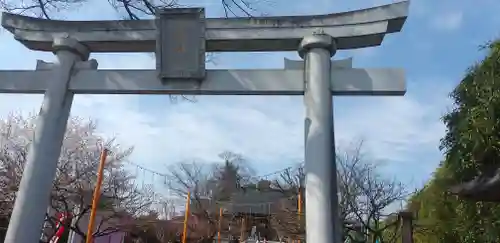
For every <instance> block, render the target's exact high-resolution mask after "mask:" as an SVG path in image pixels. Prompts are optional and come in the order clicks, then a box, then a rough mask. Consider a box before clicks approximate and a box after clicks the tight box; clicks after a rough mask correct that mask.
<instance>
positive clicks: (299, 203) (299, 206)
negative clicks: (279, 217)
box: [297, 188, 302, 243]
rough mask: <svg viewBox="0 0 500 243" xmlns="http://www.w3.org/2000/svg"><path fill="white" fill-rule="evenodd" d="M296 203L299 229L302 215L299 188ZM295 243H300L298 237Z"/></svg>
mask: <svg viewBox="0 0 500 243" xmlns="http://www.w3.org/2000/svg"><path fill="white" fill-rule="evenodd" d="M297 200H298V202H297V212H298V215H297V218H298V220H299V222H298V223H299V227H300V225H301V224H300V216H301V214H302V193H301V192H300V188H299V196H298V199H297ZM297 243H300V236H299V239H298V240H297Z"/></svg>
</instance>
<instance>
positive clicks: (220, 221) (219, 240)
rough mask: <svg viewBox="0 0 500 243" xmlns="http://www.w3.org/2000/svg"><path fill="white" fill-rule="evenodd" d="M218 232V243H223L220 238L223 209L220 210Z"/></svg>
mask: <svg viewBox="0 0 500 243" xmlns="http://www.w3.org/2000/svg"><path fill="white" fill-rule="evenodd" d="M218 228H219V229H218V231H217V242H218V243H221V236H220V232H221V228H222V208H220V209H219V226H218Z"/></svg>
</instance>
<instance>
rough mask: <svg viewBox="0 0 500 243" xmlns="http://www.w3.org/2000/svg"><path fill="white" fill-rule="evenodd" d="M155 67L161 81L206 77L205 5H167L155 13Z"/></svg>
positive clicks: (201, 78)
mask: <svg viewBox="0 0 500 243" xmlns="http://www.w3.org/2000/svg"><path fill="white" fill-rule="evenodd" d="M156 27H157V41H156V68H157V70H158V77H159V78H160V79H161V80H162V81H168V80H169V79H176V80H179V79H191V80H193V79H197V80H203V79H204V78H205V10H204V8H167V9H160V10H158V11H157V13H156Z"/></svg>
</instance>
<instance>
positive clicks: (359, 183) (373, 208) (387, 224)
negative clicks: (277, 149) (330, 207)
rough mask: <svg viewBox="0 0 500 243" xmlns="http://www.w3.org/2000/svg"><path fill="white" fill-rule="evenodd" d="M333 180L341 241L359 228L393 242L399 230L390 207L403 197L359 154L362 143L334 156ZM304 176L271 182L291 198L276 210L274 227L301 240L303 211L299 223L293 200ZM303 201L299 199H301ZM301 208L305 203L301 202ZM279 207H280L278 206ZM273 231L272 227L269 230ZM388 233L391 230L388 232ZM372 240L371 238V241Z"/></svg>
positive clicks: (399, 187)
mask: <svg viewBox="0 0 500 243" xmlns="http://www.w3.org/2000/svg"><path fill="white" fill-rule="evenodd" d="M336 162H337V180H338V192H339V209H340V211H339V214H340V215H339V216H340V219H341V220H342V222H344V225H343V230H344V232H343V235H344V237H351V236H352V234H351V233H350V232H352V231H354V230H359V229H356V228H355V227H353V224H354V225H357V226H361V228H362V229H364V230H363V232H364V234H366V236H367V237H368V236H369V237H371V238H376V237H379V238H381V240H382V241H381V243H382V242H395V240H396V238H397V236H398V234H397V232H396V231H395V230H396V229H397V228H398V226H399V220H398V218H397V217H392V216H393V214H392V213H391V212H390V210H391V208H390V207H391V206H394V205H395V204H396V203H399V202H402V200H404V198H405V197H406V196H407V193H406V190H405V187H404V185H403V184H402V183H400V182H398V181H396V180H394V179H388V178H386V177H384V176H383V175H382V174H381V173H380V172H379V170H378V169H379V168H378V164H377V163H372V162H370V160H369V159H368V158H364V156H363V154H362V143H359V144H356V145H355V146H351V147H350V148H349V149H347V150H345V151H342V152H340V151H339V152H337V157H336ZM304 179H305V173H304V171H303V169H302V167H299V169H294V170H286V171H284V172H283V173H282V174H281V175H280V177H279V178H277V180H276V181H275V183H274V184H275V186H276V187H277V188H279V189H280V190H281V191H282V192H284V193H286V195H287V198H294V200H291V201H290V200H289V202H288V203H287V204H286V205H284V206H282V207H281V208H279V209H277V211H276V212H277V213H276V214H275V215H274V216H273V218H274V224H273V225H279V226H276V227H278V228H279V230H281V231H282V234H287V235H291V236H292V237H295V238H297V237H301V235H302V234H304V233H305V230H304V225H305V224H304V222H303V220H304V216H303V215H304V214H305V213H306V212H305V207H304V206H303V207H302V210H303V212H302V214H301V216H302V217H301V220H299V219H298V217H299V214H298V210H297V203H296V200H297V198H298V193H299V192H302V193H303V190H298V189H299V188H304V185H303V182H304ZM302 198H303V197H302ZM302 203H303V205H305V200H304V201H303V202H302ZM282 205H283V204H282ZM273 227H275V226H273ZM389 229H391V230H389ZM373 236H375V237H373Z"/></svg>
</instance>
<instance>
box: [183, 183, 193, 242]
mask: <svg viewBox="0 0 500 243" xmlns="http://www.w3.org/2000/svg"><path fill="white" fill-rule="evenodd" d="M190 200H191V192H190V191H188V193H187V198H186V212H185V214H184V229H183V230H182V243H186V240H187V225H188V218H189V205H190Z"/></svg>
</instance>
